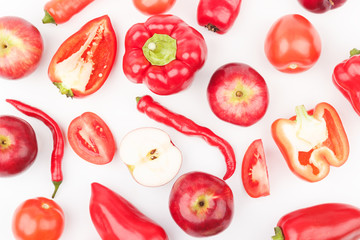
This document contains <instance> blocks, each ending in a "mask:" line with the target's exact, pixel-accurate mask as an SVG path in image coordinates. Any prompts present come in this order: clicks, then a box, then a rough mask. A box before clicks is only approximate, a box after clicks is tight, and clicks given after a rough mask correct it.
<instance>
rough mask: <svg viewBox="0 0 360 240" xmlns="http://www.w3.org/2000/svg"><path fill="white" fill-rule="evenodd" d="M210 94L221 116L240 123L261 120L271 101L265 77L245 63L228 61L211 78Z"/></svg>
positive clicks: (219, 116)
mask: <svg viewBox="0 0 360 240" xmlns="http://www.w3.org/2000/svg"><path fill="white" fill-rule="evenodd" d="M207 96H208V101H209V104H210V107H211V110H212V111H213V112H214V114H215V115H216V116H217V117H218V118H220V119H222V120H224V121H227V122H230V123H233V124H237V125H240V126H250V125H252V124H254V123H256V122H257V121H259V120H260V119H261V118H262V117H263V116H264V114H265V112H266V109H267V107H268V104H269V92H268V88H267V85H266V82H265V80H264V79H263V77H262V76H261V75H260V74H259V73H258V72H257V71H256V70H254V69H253V68H252V67H250V66H249V65H247V64H244V63H228V64H225V65H224V66H222V67H220V68H219V69H217V70H216V71H215V73H214V74H213V75H212V77H211V79H210V82H209V85H208V88H207Z"/></svg>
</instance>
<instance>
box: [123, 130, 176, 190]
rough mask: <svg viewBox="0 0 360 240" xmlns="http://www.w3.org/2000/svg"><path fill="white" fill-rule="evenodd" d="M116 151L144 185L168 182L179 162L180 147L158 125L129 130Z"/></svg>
mask: <svg viewBox="0 0 360 240" xmlns="http://www.w3.org/2000/svg"><path fill="white" fill-rule="evenodd" d="M119 152H120V158H121V160H122V161H123V162H124V163H125V164H126V165H127V166H128V168H129V170H130V172H131V174H132V176H133V177H134V179H135V180H136V181H137V182H138V183H140V184H142V185H144V186H153V187H155V186H161V185H163V184H166V183H168V182H169V181H171V180H172V179H173V178H174V177H175V176H176V174H177V173H178V171H179V169H180V167H181V163H182V155H181V152H180V150H179V149H178V148H177V147H175V146H174V144H173V143H172V142H171V139H170V137H169V135H168V134H167V133H166V132H164V131H162V130H160V129H157V128H139V129H136V130H134V131H131V132H130V133H128V134H127V135H126V136H125V137H124V138H123V140H122V142H121V144H120V148H119Z"/></svg>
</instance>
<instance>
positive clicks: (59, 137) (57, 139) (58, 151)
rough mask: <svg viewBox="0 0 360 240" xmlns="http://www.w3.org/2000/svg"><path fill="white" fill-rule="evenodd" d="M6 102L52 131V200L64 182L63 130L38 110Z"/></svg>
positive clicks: (18, 102)
mask: <svg viewBox="0 0 360 240" xmlns="http://www.w3.org/2000/svg"><path fill="white" fill-rule="evenodd" d="M6 102H8V103H10V104H11V105H13V106H14V107H15V108H16V109H17V110H19V111H20V112H22V113H24V114H25V115H27V116H30V117H34V118H37V119H39V120H40V121H42V122H43V123H44V124H45V125H46V126H47V127H48V128H49V129H50V130H51V133H52V136H53V146H54V147H53V151H52V154H51V179H52V182H53V184H54V186H55V190H54V193H53V194H52V198H54V197H55V194H56V192H57V191H58V189H59V186H60V184H61V183H62V180H63V175H62V171H61V161H62V158H63V155H64V136H63V134H62V132H61V129H60V127H59V125H58V124H57V123H56V122H55V121H54V119H52V118H51V117H50V116H49V115H47V114H46V113H44V112H43V111H41V110H40V109H38V108H35V107H32V106H30V105H27V104H25V103H22V102H20V101H17V100H13V99H6Z"/></svg>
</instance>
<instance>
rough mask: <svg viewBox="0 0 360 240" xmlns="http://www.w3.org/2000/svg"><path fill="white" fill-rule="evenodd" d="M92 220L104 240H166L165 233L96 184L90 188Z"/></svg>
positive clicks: (120, 197)
mask: <svg viewBox="0 0 360 240" xmlns="http://www.w3.org/2000/svg"><path fill="white" fill-rule="evenodd" d="M89 210H90V216H91V220H92V222H93V224H94V226H95V228H96V230H97V232H98V233H99V235H100V237H101V239H103V240H115V239H136V240H167V239H168V237H167V235H166V232H165V231H164V229H163V228H162V227H161V226H159V225H158V224H156V223H155V222H154V221H153V220H151V219H150V218H148V217H146V216H145V215H144V214H142V213H141V212H140V211H139V210H138V209H137V208H135V206H133V205H132V204H131V203H130V202H128V201H127V200H126V199H125V198H123V197H122V196H120V195H119V194H117V193H115V192H114V191H112V190H110V189H109V188H107V187H105V186H103V185H101V184H99V183H95V182H94V183H92V184H91V199H90V207H89Z"/></svg>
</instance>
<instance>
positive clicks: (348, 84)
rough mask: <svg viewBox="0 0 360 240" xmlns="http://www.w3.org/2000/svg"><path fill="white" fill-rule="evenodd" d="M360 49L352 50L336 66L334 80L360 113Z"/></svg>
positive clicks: (359, 113)
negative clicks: (348, 55) (348, 56)
mask: <svg viewBox="0 0 360 240" xmlns="http://www.w3.org/2000/svg"><path fill="white" fill-rule="evenodd" d="M359 54H360V50H357V49H355V48H354V49H353V50H351V51H350V58H349V59H346V60H345V61H343V62H341V63H339V64H338V65H336V67H335V68H334V72H333V75H332V80H333V83H334V84H335V86H336V87H337V89H339V90H340V92H341V93H342V94H343V95H344V96H345V97H346V99H347V100H348V101H349V102H350V103H351V105H352V106H353V108H354V110H355V112H356V113H357V114H358V115H360V55H359Z"/></svg>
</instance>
